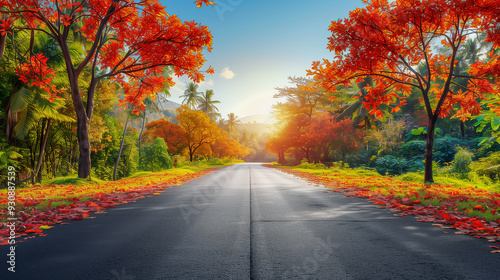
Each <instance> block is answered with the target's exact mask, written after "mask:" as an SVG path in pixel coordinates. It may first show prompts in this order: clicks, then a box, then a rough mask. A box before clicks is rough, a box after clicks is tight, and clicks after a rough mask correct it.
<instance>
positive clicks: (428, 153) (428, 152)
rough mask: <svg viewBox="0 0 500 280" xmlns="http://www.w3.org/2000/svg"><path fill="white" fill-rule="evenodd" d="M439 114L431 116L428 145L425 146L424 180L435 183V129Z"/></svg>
mask: <svg viewBox="0 0 500 280" xmlns="http://www.w3.org/2000/svg"><path fill="white" fill-rule="evenodd" d="M436 121H437V116H433V117H432V118H429V127H428V128H427V145H426V147H425V175H424V181H425V182H429V183H433V182H434V177H433V176H432V150H433V147H434V129H435V127H436Z"/></svg>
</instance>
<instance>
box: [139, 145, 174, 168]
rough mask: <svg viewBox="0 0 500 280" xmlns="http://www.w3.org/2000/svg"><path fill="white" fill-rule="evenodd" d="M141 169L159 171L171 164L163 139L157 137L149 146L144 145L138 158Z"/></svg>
mask: <svg viewBox="0 0 500 280" xmlns="http://www.w3.org/2000/svg"><path fill="white" fill-rule="evenodd" d="M140 162H141V167H142V169H143V170H150V171H159V170H162V169H169V168H172V166H173V161H172V158H170V155H169V154H168V146H167V144H166V143H165V140H163V138H161V137H157V138H156V139H155V140H154V141H153V143H152V144H151V145H150V146H145V147H144V150H143V153H142V154H141V158H140Z"/></svg>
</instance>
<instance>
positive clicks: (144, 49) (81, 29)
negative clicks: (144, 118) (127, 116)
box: [0, 0, 213, 178]
mask: <svg viewBox="0 0 500 280" xmlns="http://www.w3.org/2000/svg"><path fill="white" fill-rule="evenodd" d="M195 3H196V4H197V5H198V7H200V6H201V5H202V4H203V3H204V4H207V5H209V4H213V3H212V2H211V1H209V0H197V1H195ZM0 7H1V8H0V18H1V19H2V20H1V21H0V34H1V36H2V37H0V48H3V47H4V43H3V42H4V41H5V40H4V38H5V36H6V34H7V33H9V32H23V31H28V32H30V33H31V38H32V39H31V40H32V41H33V40H34V36H36V33H38V32H42V33H45V34H47V35H49V36H50V37H52V38H53V39H54V40H55V41H56V42H57V43H58V45H59V47H60V49H61V52H62V55H63V57H64V60H65V65H66V69H65V72H67V75H68V79H69V84H70V91H71V98H72V101H73V106H74V109H75V113H76V116H77V136H78V142H79V168H78V176H79V177H83V178H85V177H88V176H89V175H90V168H91V162H90V142H89V135H88V134H89V133H88V126H89V122H90V119H91V117H92V111H93V107H94V94H95V88H96V86H97V85H98V84H99V83H100V81H101V80H103V79H109V78H113V79H115V80H116V81H117V82H119V83H120V84H121V86H122V87H123V89H124V91H125V94H124V98H123V100H121V101H120V102H121V104H123V103H131V104H134V106H135V107H137V108H144V105H143V100H144V99H145V97H147V96H151V95H153V96H154V95H155V94H156V92H158V91H159V90H160V89H161V88H163V87H164V85H165V84H170V85H173V81H172V80H171V79H170V78H167V77H164V76H163V75H162V73H163V70H164V68H165V67H167V66H169V67H170V66H171V67H173V69H174V71H175V73H176V74H177V75H187V76H188V77H189V78H191V79H192V80H194V81H195V82H200V81H201V80H203V74H202V73H201V71H200V68H201V67H202V65H203V63H204V62H205V59H204V57H203V54H202V51H203V50H210V49H211V45H212V36H211V34H210V32H209V31H208V29H207V27H205V26H201V25H199V24H196V23H195V22H182V21H181V20H180V19H179V18H177V16H176V15H172V16H170V15H168V14H167V13H166V11H165V7H163V6H162V5H161V4H160V3H159V1H158V0H141V1H120V0H78V1H77V0H0ZM82 37H83V38H84V40H86V41H87V42H88V45H87V46H85V47H84V50H85V53H84V55H83V56H81V55H78V56H74V55H73V53H74V52H72V51H71V49H70V48H69V42H70V41H72V40H77V39H78V38H82ZM82 43H83V42H82ZM32 45H33V44H31V46H32ZM1 53H3V52H2V51H0V54H1ZM33 57H34V58H35V59H36V61H39V62H43V59H44V58H43V57H39V56H38V57H37V56H36V55H35V56H33ZM25 70H30V69H28V68H25ZM84 71H90V75H89V76H90V81H88V82H89V86H88V87H87V88H86V89H84V91H86V94H84V95H82V94H81V92H80V91H81V90H82V88H81V85H82V84H83V83H81V82H80V80H79V79H80V78H81V77H82V75H81V74H82V73H83V72H84ZM46 72H48V71H46ZM207 72H210V73H213V70H212V69H211V68H209V70H207ZM27 77H30V75H29V73H26V71H24V72H23V73H22V75H21V78H27ZM46 77H47V75H43V76H41V77H40V79H39V81H40V85H41V86H42V87H43V88H44V89H47V85H46V84H45V82H46V81H47V78H46ZM49 94H50V92H49ZM82 96H83V98H82ZM50 98H57V92H55V93H54V94H51V97H50ZM135 113H137V114H138V112H135Z"/></svg>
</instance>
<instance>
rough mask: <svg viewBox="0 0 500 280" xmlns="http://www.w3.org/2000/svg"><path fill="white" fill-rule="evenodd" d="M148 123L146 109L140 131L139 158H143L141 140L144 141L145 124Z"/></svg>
mask: <svg viewBox="0 0 500 280" xmlns="http://www.w3.org/2000/svg"><path fill="white" fill-rule="evenodd" d="M145 123H146V110H144V118H143V119H142V126H141V133H139V141H138V146H139V160H141V142H142V133H143V132H144V124H145Z"/></svg>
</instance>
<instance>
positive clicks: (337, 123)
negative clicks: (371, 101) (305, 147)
mask: <svg viewBox="0 0 500 280" xmlns="http://www.w3.org/2000/svg"><path fill="white" fill-rule="evenodd" d="M364 136H365V131H362V130H360V129H357V128H355V127H354V126H353V124H352V121H351V120H350V119H342V120H337V119H336V118H335V117H334V116H331V115H330V114H329V113H326V114H321V115H319V116H316V117H315V118H313V120H312V123H311V127H310V128H309V132H308V133H307V134H306V136H305V137H306V138H308V140H309V142H311V143H314V150H313V151H312V155H311V157H312V159H313V160H314V161H323V162H325V161H327V157H328V156H329V155H330V154H331V153H333V152H334V151H337V152H338V154H339V155H340V157H341V158H342V159H343V158H344V157H345V155H346V154H348V153H350V152H354V151H356V150H358V149H359V148H360V147H361V144H362V143H363V141H364Z"/></svg>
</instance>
